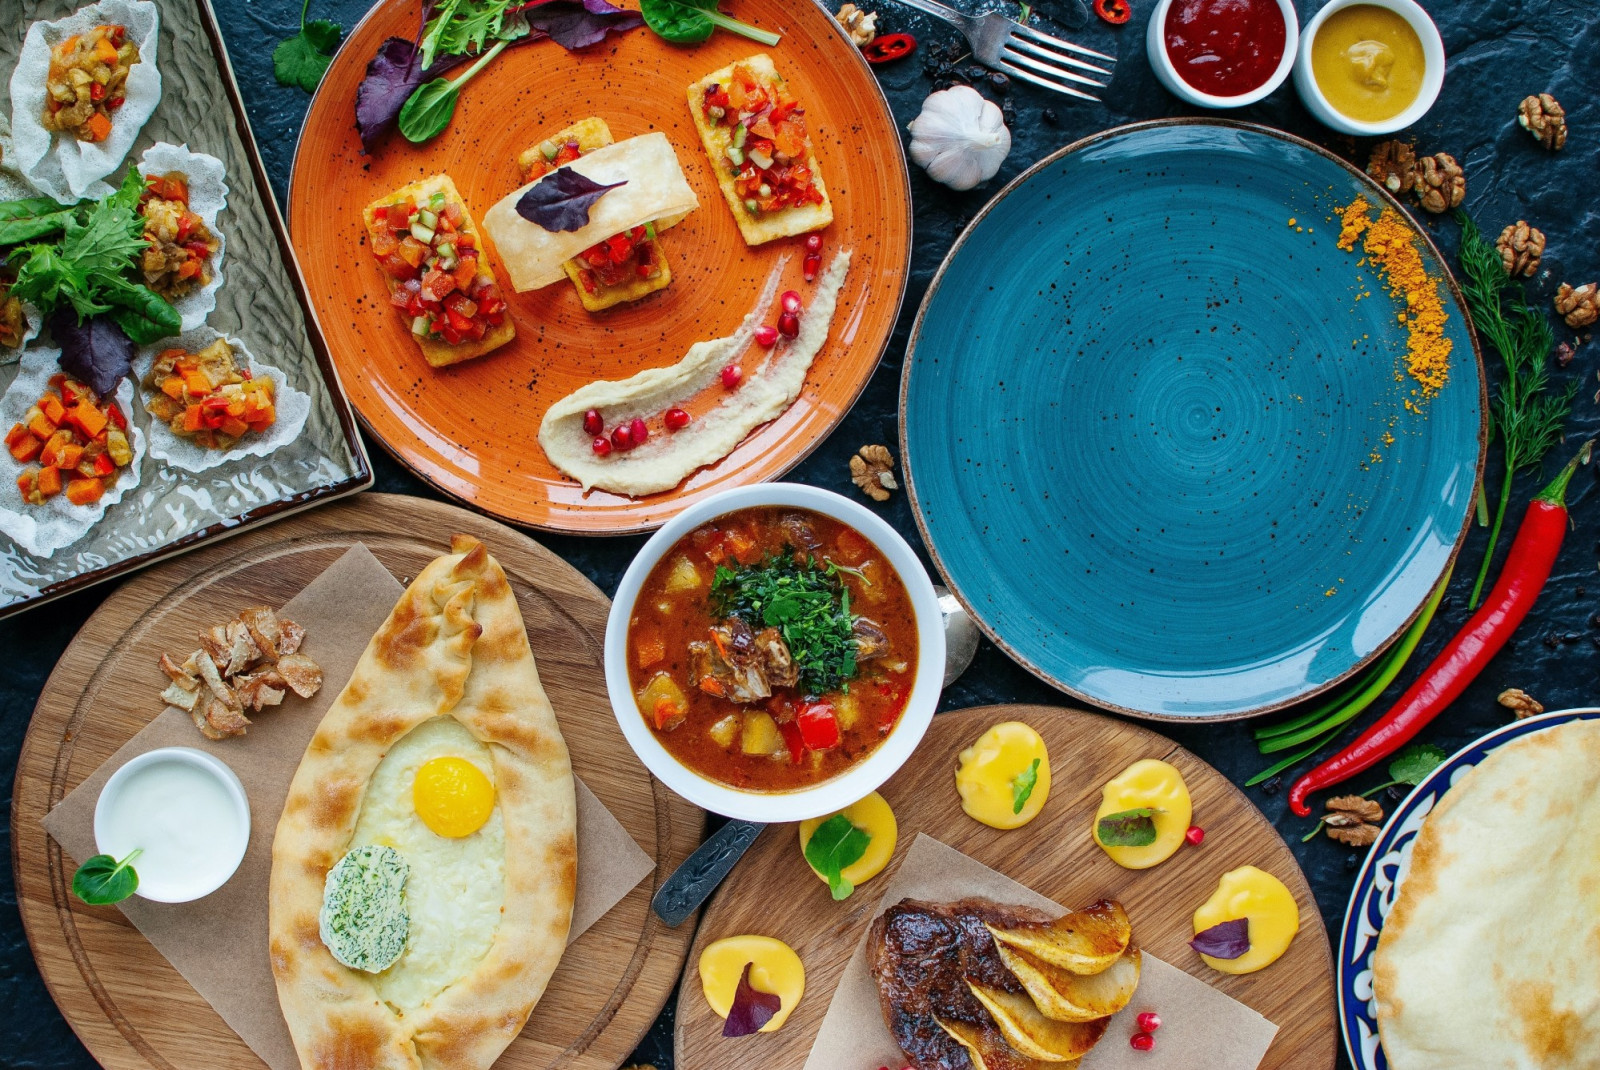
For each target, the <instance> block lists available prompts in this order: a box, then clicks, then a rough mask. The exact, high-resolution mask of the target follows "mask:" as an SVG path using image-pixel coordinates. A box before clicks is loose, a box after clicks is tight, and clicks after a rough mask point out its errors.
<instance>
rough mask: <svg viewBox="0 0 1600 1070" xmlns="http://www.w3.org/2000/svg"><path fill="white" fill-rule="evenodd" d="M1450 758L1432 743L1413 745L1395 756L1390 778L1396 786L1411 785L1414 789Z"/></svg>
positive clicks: (1390, 768)
mask: <svg viewBox="0 0 1600 1070" xmlns="http://www.w3.org/2000/svg"><path fill="white" fill-rule="evenodd" d="M1448 757H1450V756H1449V755H1448V754H1446V753H1445V752H1444V751H1443V750H1441V749H1440V748H1438V747H1435V746H1434V745H1433V744H1432V743H1413V744H1411V745H1410V746H1409V747H1407V748H1405V749H1404V750H1402V751H1401V752H1400V753H1399V754H1397V755H1396V756H1395V759H1394V761H1392V762H1390V763H1389V776H1390V777H1392V778H1393V780H1392V782H1393V783H1395V784H1410V785H1411V786H1412V787H1415V786H1416V785H1418V784H1420V783H1422V782H1423V781H1424V780H1426V779H1427V777H1428V774H1429V773H1431V772H1433V771H1434V770H1435V769H1437V768H1439V766H1440V765H1442V764H1443V763H1444V760H1445V759H1446V758H1448Z"/></svg>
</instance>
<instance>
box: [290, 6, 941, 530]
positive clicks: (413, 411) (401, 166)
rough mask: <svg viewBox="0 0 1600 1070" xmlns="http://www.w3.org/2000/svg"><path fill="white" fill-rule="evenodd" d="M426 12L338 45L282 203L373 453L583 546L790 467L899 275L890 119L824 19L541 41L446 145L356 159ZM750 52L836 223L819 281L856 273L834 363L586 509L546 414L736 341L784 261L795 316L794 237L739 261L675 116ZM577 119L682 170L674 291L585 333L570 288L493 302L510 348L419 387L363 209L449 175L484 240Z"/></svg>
mask: <svg viewBox="0 0 1600 1070" xmlns="http://www.w3.org/2000/svg"><path fill="white" fill-rule="evenodd" d="M421 6H422V0H384V2H382V3H379V4H378V5H377V6H376V7H374V8H373V10H372V11H371V13H369V14H368V15H367V17H366V19H365V20H363V21H362V23H361V24H360V25H359V26H358V27H356V29H355V30H354V31H352V33H351V34H350V37H349V39H348V40H347V41H346V42H345V43H344V45H343V47H341V48H340V49H339V54H338V55H337V56H336V57H335V58H334V61H333V66H332V67H330V68H329V70H328V73H327V76H326V77H324V78H323V80H322V84H321V86H320V87H319V88H318V90H317V95H316V99H315V100H314V101H313V102H312V104H311V110H310V113H309V114H308V116H307V117H306V124H305V128H304V131H303V132H302V134H301V137H300V145H299V148H298V149H297V151H296V154H295V163H294V174H293V176H292V178H291V181H290V187H289V227H290V233H291V234H292V235H293V238H294V243H295V249H296V251H297V252H298V254H299V259H300V265H301V267H302V269H303V270H304V272H305V275H306V280H307V282H308V283H309V287H310V290H311V293H312V297H313V300H314V301H315V302H316V306H317V313H318V316H319V318H320V320H321V322H322V326H323V330H324V331H325V332H326V334H327V337H328V347H329V349H330V350H331V351H332V353H333V360H334V363H335V364H336V365H337V366H338V369H339V375H340V378H341V380H342V381H343V384H344V387H345V389H346V391H348V393H349V395H350V402H351V404H352V405H354V406H355V409H356V412H357V413H358V414H359V415H360V416H361V419H362V421H363V422H364V423H365V424H366V426H367V428H368V429H369V430H370V431H371V432H372V434H373V435H374V436H375V437H376V438H377V439H378V441H379V442H381V443H382V444H383V445H384V446H385V447H386V448H387V449H388V450H389V451H390V452H391V453H393V454H394V455H395V456H397V457H398V458H399V459H400V460H401V461H402V462H404V463H405V464H406V465H408V466H409V467H410V468H411V469H412V470H414V471H415V472H416V473H417V474H418V475H420V476H421V477H422V478H423V479H426V480H427V481H428V482H429V483H432V484H433V485H434V486H435V487H437V488H439V489H440V490H441V491H443V492H445V493H446V494H449V495H451V496H452V497H455V498H458V499H460V500H462V501H465V502H467V503H468V504H470V505H473V506H476V507H477V508H479V509H483V510H486V511H488V512H490V513H493V514H494V515H496V516H499V517H502V518H504V519H507V520H512V521H515V522H517V523H520V524H530V525H532V526H534V527H539V528H545V529H549V530H555V531H571V532H588V533H597V534H598V533H604V534H617V533H622V532H629V531H644V530H648V529H652V528H656V527H659V526H660V525H661V524H662V523H663V522H664V521H665V520H666V519H667V518H669V517H671V516H675V515H676V514H677V513H678V511H679V510H681V509H682V508H684V507H685V506H686V505H688V504H690V503H691V502H695V501H699V500H701V499H703V498H705V497H707V496H709V495H711V494H714V493H716V492H718V491H722V490H727V489H728V488H730V487H736V486H743V485H745V484H749V483H757V482H761V481H763V480H769V479H775V478H777V477H778V476H780V475H782V474H783V473H784V472H787V471H788V470H789V469H790V468H791V467H793V466H794V465H796V464H798V463H799V462H800V461H801V460H803V459H804V458H805V456H806V455H807V454H808V453H810V452H811V450H812V449H814V448H815V447H816V445H817V444H818V443H819V442H821V441H822V439H823V437H824V436H826V435H827V434H828V432H829V431H831V430H833V428H834V426H835V425H836V424H837V423H838V422H839V421H840V420H841V419H843V417H844V415H845V413H846V412H847V411H849V409H850V406H851V405H852V404H853V403H854V402H855V399H856V396H857V395H858V394H859V393H860V392H861V389H862V388H863V387H864V386H866V384H867V380H868V379H870V378H871V377H872V373H873V371H874V370H876V368H877V366H878V359H879V357H880V356H881V355H882V354H883V350H884V347H885V346H887V345H888V342H889V335H890V332H891V331H893V329H894V323H895V318H896V316H897V315H898V314H899V311H900V301H901V298H902V296H903V295H904V292H905V282H906V276H907V273H908V272H907V267H908V264H909V261H910V257H911V191H910V180H909V177H908V175H907V173H906V164H905V157H904V156H903V154H902V153H901V149H900V139H899V135H898V134H897V132H896V130H895V123H894V117H893V115H892V114H891V113H890V111H889V105H888V102H887V101H886V100H885V99H884V96H883V93H882V91H881V90H880V89H879V88H878V83H877V80H876V78H874V76H873V74H872V71H871V69H870V68H869V67H868V66H867V64H866V61H865V60H863V59H862V58H861V53H860V51H859V50H858V49H856V48H854V47H852V46H851V44H850V42H849V41H848V40H847V39H846V38H845V36H844V34H843V31H842V30H841V29H840V28H839V25H838V23H837V22H835V21H834V19H833V18H832V16H831V15H830V14H829V12H828V11H826V10H824V9H823V8H822V7H821V6H820V5H818V4H816V3H813V2H811V0H800V2H798V3H790V2H786V0H740V6H739V11H738V15H739V18H741V19H744V20H745V21H748V22H751V23H754V24H756V25H758V26H761V27H763V28H766V29H771V30H773V31H776V32H781V33H782V34H783V40H782V42H781V43H780V44H778V45H777V46H775V47H773V48H770V49H768V48H763V47H762V46H760V45H757V44H756V43H755V42H753V41H749V40H746V39H745V38H742V37H739V36H737V35H735V34H730V33H717V34H714V35H713V36H712V37H711V39H710V40H708V41H707V42H705V43H704V44H702V45H697V46H695V47H693V48H680V47H674V46H672V45H669V44H667V43H666V42H664V41H663V40H662V39H661V38H659V37H657V36H656V35H655V34H653V33H651V32H650V31H649V30H648V29H645V28H643V27H640V28H639V29H636V30H632V31H630V32H628V33H625V34H622V35H620V36H613V37H611V38H609V39H607V40H606V41H604V42H602V43H601V44H599V45H596V46H594V47H593V48H589V49H585V50H583V51H580V52H568V51H565V50H564V49H562V48H561V47H559V46H558V45H556V44H555V43H554V42H551V41H540V42H536V43H533V44H528V45H524V46H520V47H517V48H513V49H510V50H508V51H507V52H506V53H505V54H504V55H502V56H500V57H499V58H498V59H496V60H495V61H494V64H493V65H492V66H491V67H490V68H488V69H487V70H486V71H485V73H484V74H483V76H482V77H480V78H478V79H476V80H475V81H474V82H473V83H472V85H470V86H469V87H468V88H467V89H465V90H463V91H462V95H461V101H460V103H459V105H458V106H457V108H456V111H455V116H454V118H453V119H452V121H451V124H450V127H449V129H448V130H446V131H445V132H444V133H443V134H442V135H440V136H439V137H437V138H435V139H434V140H433V141H430V142H428V143H427V144H425V145H412V144H410V143H409V142H407V141H406V140H405V139H404V138H402V137H400V136H399V135H398V134H397V133H396V134H391V135H390V136H389V137H388V138H386V139H385V140H384V142H383V143H382V144H381V145H380V146H378V147H377V149H376V151H375V153H374V154H373V155H372V156H363V155H362V153H361V142H360V140H359V138H358V137H357V134H356V127H355V103H354V102H355V93H356V87H357V85H359V84H360V82H361V79H362V76H363V75H364V73H365V70H366V65H367V62H368V60H370V59H371V58H372V56H373V54H374V53H375V52H376V50H377V48H378V46H379V44H380V43H381V42H382V41H383V40H384V39H385V38H386V37H391V36H399V37H406V38H411V37H414V36H415V35H416V32H417V27H418V25H420V19H421ZM624 6H629V7H637V4H636V3H635V2H633V0H624ZM758 52H767V53H769V54H770V55H771V56H772V58H773V62H774V63H776V64H777V67H778V70H779V71H780V72H781V73H783V75H784V76H785V77H786V78H787V79H788V80H789V82H790V84H791V85H792V86H793V87H794V88H795V92H796V94H797V95H798V96H799V98H800V100H801V102H802V103H803V105H804V107H805V109H806V120H807V126H808V128H809V129H810V131H811V134H812V140H813V143H814V145H815V147H816V150H817V155H818V157H819V160H820V164H821V169H822V175H823V178H824V180H825V181H826V182H827V185H828V192H829V195H830V197H831V199H832V202H833V210H834V221H833V223H832V225H830V226H829V227H828V228H827V229H826V230H824V231H823V240H824V247H823V258H824V261H825V262H826V261H827V260H828V259H829V258H831V257H832V256H833V254H834V253H836V252H838V251H839V250H841V249H846V248H848V249H852V250H854V254H855V255H854V258H853V259H852V261H851V267H850V274H849V277H848V278H847V279H846V281H845V286H844V289H843V290H842V291H841V293H840V295H839V307H838V312H837V313H836V314H835V317H834V321H833V328H832V332H831V336H830V338H829V341H828V344H827V345H826V346H824V347H823V349H822V351H821V352H820V353H819V354H818V355H817V359H816V362H815V363H814V364H813V365H812V366H811V372H810V375H809V376H808V377H807V380H806V386H805V389H804V391H803V392H802V393H801V395H800V397H799V399H798V400H796V401H795V403H794V404H793V405H791V406H790V407H789V409H788V410H787V411H785V412H784V413H783V414H782V415H781V416H779V417H778V418H777V419H775V420H773V421H772V422H770V423H768V424H766V425H764V426H763V427H760V428H758V429H757V430H755V431H754V432H752V433H751V434H750V435H749V436H747V437H746V438H745V440H744V441H743V442H742V443H740V444H739V446H738V447H736V448H735V449H734V451H733V452H732V453H730V454H729V455H728V456H727V457H724V458H723V459H722V460H721V461H720V462H719V463H717V464H715V465H711V466H710V467H707V468H702V469H700V470H699V471H697V472H695V473H693V474H692V475H690V476H689V478H688V479H687V480H685V481H684V482H683V483H681V484H679V486H678V487H677V488H676V489H674V490H672V491H668V492H666V493H662V494H654V495H650V496H648V497H644V498H626V497H622V496H620V495H615V494H609V493H606V492H605V491H600V490H594V491H590V492H589V493H587V494H586V493H584V492H583V490H582V488H581V487H579V486H578V484H577V483H576V482H574V481H572V480H570V479H567V478H566V477H565V476H563V475H562V474H561V472H560V471H558V470H557V469H556V468H555V467H554V466H553V465H552V464H551V463H550V462H549V460H548V459H547V458H546V457H545V454H544V451H543V450H542V449H540V447H539V443H538V438H537V435H538V427H539V421H540V420H541V419H542V418H543V416H544V414H545V411H546V410H547V409H548V408H549V407H550V405H551V403H552V402H554V401H556V400H558V399H559V398H562V397H565V396H566V395H568V394H570V393H571V392H572V391H574V390H576V389H577V388H578V387H580V386H583V385H585V384H587V383H589V382H592V381H594V380H596V379H609V380H617V379H625V378H627V377H628V376H630V375H633V374H634V373H635V372H638V371H641V370H643V369H645V368H659V367H666V366H668V365H671V364H674V363H676V362H677V361H679V360H681V359H682V358H683V356H684V354H685V353H687V352H688V350H689V347H690V346H691V345H692V344H693V343H695V342H697V341H702V340H705V339H710V338H720V337H723V336H725V335H728V334H731V333H732V332H733V330H734V329H735V328H736V327H737V326H738V325H739V322H740V320H741V319H742V318H743V317H744V315H745V314H746V313H747V312H749V311H750V309H751V308H752V307H753V306H754V305H755V302H756V297H757V295H758V294H759V293H760V292H761V288H762V285H763V284H764V283H765V282H766V280H767V276H768V275H769V273H770V272H771V270H772V268H773V265H774V263H775V262H776V261H777V260H778V258H779V257H781V256H785V255H787V256H788V257H789V258H790V259H789V263H788V266H787V268H786V269H785V274H784V281H783V288H785V289H788V288H793V289H795V290H798V291H799V292H800V294H801V295H802V296H803V297H805V299H806V300H808V301H809V299H810V298H809V293H810V291H811V290H812V288H813V287H812V285H811V284H808V283H806V282H804V281H803V279H802V274H801V268H802V263H801V260H802V256H803V250H802V249H801V239H799V238H794V239H789V240H782V241H775V242H770V243H768V244H766V245H763V246H760V247H758V248H755V249H751V248H749V247H747V246H746V245H745V243H744V240H743V239H742V238H741V237H740V236H739V231H738V227H737V225H736V224H735V222H734V218H733V214H732V213H731V212H730V211H729V210H728V206H727V203H726V202H725V201H724V200H723V198H722V193H721V191H720V190H719V189H718V187H717V181H716V176H715V174H714V173H713V171H712V169H711V162H710V161H709V160H708V159H707V158H706V154H705V151H704V149H702V148H701V146H700V139H699V136H698V134H696V132H695V129H694V124H693V121H692V120H691V117H690V113H689V106H688V101H687V99H686V96H685V92H686V90H687V87H688V86H689V84H690V83H691V82H693V81H695V80H697V79H699V78H701V77H702V76H704V75H706V74H709V73H711V72H712V71H714V70H717V69H718V68H720V67H723V66H725V65H726V64H728V63H731V62H733V61H735V60H738V59H743V58H745V57H748V56H751V55H754V54H756V53H758ZM589 116H599V117H600V118H602V119H604V120H605V121H606V122H607V124H609V126H610V127H611V132H612V134H613V135H614V136H615V137H616V138H617V139H618V140H621V139H623V138H628V137H633V136H635V135H638V134H644V133H648V132H651V131H657V130H659V131H664V132H665V133H666V135H667V136H668V138H669V139H671V141H672V146H673V148H674V149H675V150H676V151H677V154H678V162H679V163H680V164H681V165H682V167H683V172H684V175H685V177H686V178H687V179H688V181H689V184H690V186H691V187H693V189H694V191H695V193H696V194H697V195H698V196H699V198H700V207H699V209H698V210H696V211H694V212H692V213H691V214H690V215H689V217H688V218H687V219H685V220H684V221H683V222H682V223H680V224H679V225H677V226H676V227H674V228H672V229H671V230H670V231H667V232H666V233H664V234H663V235H662V249H663V252H664V256H665V258H666V260H667V263H668V264H669V265H670V267H671V269H672V275H673V280H672V285H671V286H669V287H667V288H666V289H665V290H663V291H661V292H659V293H656V294H652V295H650V296H649V297H647V298H645V299H644V300H642V301H638V302H635V303H633V304H629V305H620V306H618V307H616V308H612V309H608V310H607V311H605V312H601V313H598V314H592V313H589V312H585V311H584V310H583V308H582V307H581V306H580V305H579V303H578V296H577V294H576V293H575V292H574V291H573V288H572V286H571V285H570V284H568V283H567V282H565V281H563V282H561V283H559V284H557V285H554V286H549V287H546V288H544V289H542V290H534V291H531V292H529V293H525V294H514V293H512V292H511V291H510V288H509V285H507V286H506V293H507V296H508V298H509V300H510V304H511V313H512V317H513V319H514V320H515V322H516V325H517V337H516V340H515V341H513V342H512V343H511V344H510V345H507V346H505V347H503V348H502V349H499V350H496V351H495V352H493V353H491V354H489V355H487V356H485V357H482V358H480V359H477V360H472V361H467V362H465V363H462V364H458V365H456V366H454V367H451V368H445V369H434V368H430V367H429V366H428V365H427V363H426V362H425V361H424V360H423V359H422V354H421V353H420V352H419V351H418V349H417V346H416V345H415V343H414V342H413V341H412V340H411V337H410V332H409V330H408V329H407V325H406V324H405V322H404V319H403V318H402V317H401V316H400V315H398V314H397V313H396V312H395V310H394V309H393V308H391V307H389V302H388V296H387V290H386V287H385V284H384V280H383V275H382V273H381V270H380V269H379V267H378V265H377V263H376V261H374V260H373V258H372V256H371V255H370V253H369V252H368V250H367V248H366V244H365V240H366V239H365V233H364V228H363V226H362V222H361V210H362V208H363V207H364V206H365V205H367V204H368V203H369V202H370V201H372V200H374V199H375V198H377V197H380V196H383V195H384V194H386V193H388V192H390V191H392V190H394V189H397V188H399V187H400V186H402V185H405V184H406V183H408V182H411V181H414V180H416V179H418V178H421V177H423V176H425V175H431V174H437V173H439V172H441V171H443V172H446V173H448V174H449V175H450V176H451V177H452V178H453V179H455V182H456V185H457V187H459V188H460V190H461V194H462V196H463V198H464V199H465V200H466V203H467V207H468V208H469V209H471V211H472V214H473V216H474V217H475V218H476V219H477V220H479V221H480V222H481V221H482V220H483V217H484V214H485V213H486V212H488V210H489V209H490V208H491V207H492V206H493V205H494V204H495V202H497V201H499V200H500V198H502V197H504V196H505V195H506V194H507V193H510V192H511V191H512V190H514V189H516V188H517V187H518V186H520V185H521V184H522V181H521V177H520V174H519V172H518V169H517V155H518V154H519V153H521V152H522V151H523V150H524V149H526V148H528V147H529V146H530V145H535V144H537V143H538V142H539V141H540V140H541V139H543V138H545V137H548V136H549V135H550V134H553V133H555V132H556V131H557V130H559V129H561V128H562V127H565V126H568V125H570V124H572V123H574V122H576V121H578V120H579V119H583V118H586V117H589ZM501 280H502V283H505V274H504V272H503V271H502V272H501ZM775 315H776V313H774V316H775Z"/></svg>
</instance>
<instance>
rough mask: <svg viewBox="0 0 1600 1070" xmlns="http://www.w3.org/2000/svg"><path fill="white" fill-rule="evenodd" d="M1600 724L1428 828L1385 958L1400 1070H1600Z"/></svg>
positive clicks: (1383, 973) (1461, 802) (1387, 1042)
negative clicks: (1599, 1069)
mask: <svg viewBox="0 0 1600 1070" xmlns="http://www.w3.org/2000/svg"><path fill="white" fill-rule="evenodd" d="M1597 832H1600V721H1592V720H1591V721H1569V722H1567V723H1566V724H1562V725H1557V726H1556V727H1553V728H1548V729H1545V730H1544V731H1541V732H1534V733H1531V734H1529V735H1526V736H1523V737H1522V738H1520V739H1517V740H1514V741H1512V742H1510V743H1507V744H1506V745H1505V746H1503V747H1501V748H1499V749H1498V750H1496V751H1494V752H1493V753H1491V754H1490V755H1489V756H1488V757H1487V758H1485V759H1484V760H1483V761H1482V762H1480V763H1479V764H1478V766H1477V767H1476V768H1475V769H1473V770H1472V771H1471V772H1469V773H1468V774H1467V775H1466V776H1464V777H1462V778H1461V780H1460V781H1459V782H1458V783H1457V784H1456V785H1455V786H1454V787H1452V788H1451V789H1450V790H1449V791H1448V792H1447V793H1446V794H1445V796H1444V798H1443V799H1441V800H1440V801H1439V804H1438V805H1437V806H1436V807H1435V808H1434V810H1433V812H1432V813H1430V814H1429V815H1428V817H1427V818H1426V819H1425V820H1424V821H1423V824H1422V829H1421V831H1420V832H1419V833H1418V834H1417V838H1416V840H1415V841H1414V842H1413V844H1412V848H1411V858H1410V862H1409V865H1408V866H1406V867H1403V869H1402V873H1401V876H1400V881H1401V885H1400V892H1399V895H1398V897H1397V898H1396V899H1395V904H1394V909H1393V910H1391V911H1390V912H1389V916H1388V918H1387V919H1386V920H1385V922H1384V926H1383V933H1382V935H1381V936H1380V937H1379V940H1378V950H1377V953H1376V955H1375V956H1374V958H1373V973H1374V977H1373V987H1374V989H1375V991H1376V996H1377V1002H1378V1027H1379V1033H1380V1035H1381V1037H1382V1040H1383V1051H1384V1054H1385V1055H1386V1056H1387V1057H1388V1061H1389V1066H1390V1067H1391V1068H1392V1070H1464V1068H1467V1067H1471V1068H1472V1070H1579V1068H1584V1070H1593V1068H1594V1067H1596V1066H1600V848H1597V847H1596V839H1595V837H1596V834H1597Z"/></svg>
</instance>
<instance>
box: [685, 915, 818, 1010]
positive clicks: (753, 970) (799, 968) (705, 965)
mask: <svg viewBox="0 0 1600 1070" xmlns="http://www.w3.org/2000/svg"><path fill="white" fill-rule="evenodd" d="M746 964H748V965H749V966H750V987H751V988H753V989H755V990H756V991H757V992H766V993H769V994H771V995H775V996H777V997H778V999H779V1000H781V1001H782V1005H781V1006H780V1007H779V1008H778V1013H777V1014H774V1015H773V1016H772V1020H771V1021H769V1022H767V1024H766V1025H764V1026H762V1027H761V1031H762V1032H763V1033H774V1032H777V1031H778V1030H779V1029H781V1028H782V1027H783V1023H784V1022H787V1021H788V1020H789V1012H791V1011H793V1010H794V1008H795V1006H796V1005H797V1004H798V1003H799V1002H800V997H801V996H803V995H804V994H805V991H806V968H805V967H804V966H803V965H801V963H800V956H799V955H796V954H795V953H794V948H792V947H790V946H789V945H788V944H786V943H784V942H783V941H782V940H776V939H773V938H772V937H770V936H728V937H724V938H723V939H721V940H717V941H714V942H712V943H710V944H707V945H706V949H705V950H704V951H702V952H700V990H701V991H702V992H704V993H705V997H706V1002H707V1003H709V1004H710V1005H711V1009H712V1010H714V1011H716V1012H717V1014H718V1015H719V1016H720V1017H723V1018H726V1017H727V1016H728V1011H729V1009H730V1008H732V1007H733V997H734V993H736V992H738V990H739V978H740V977H742V976H744V968H745V966H746Z"/></svg>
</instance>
